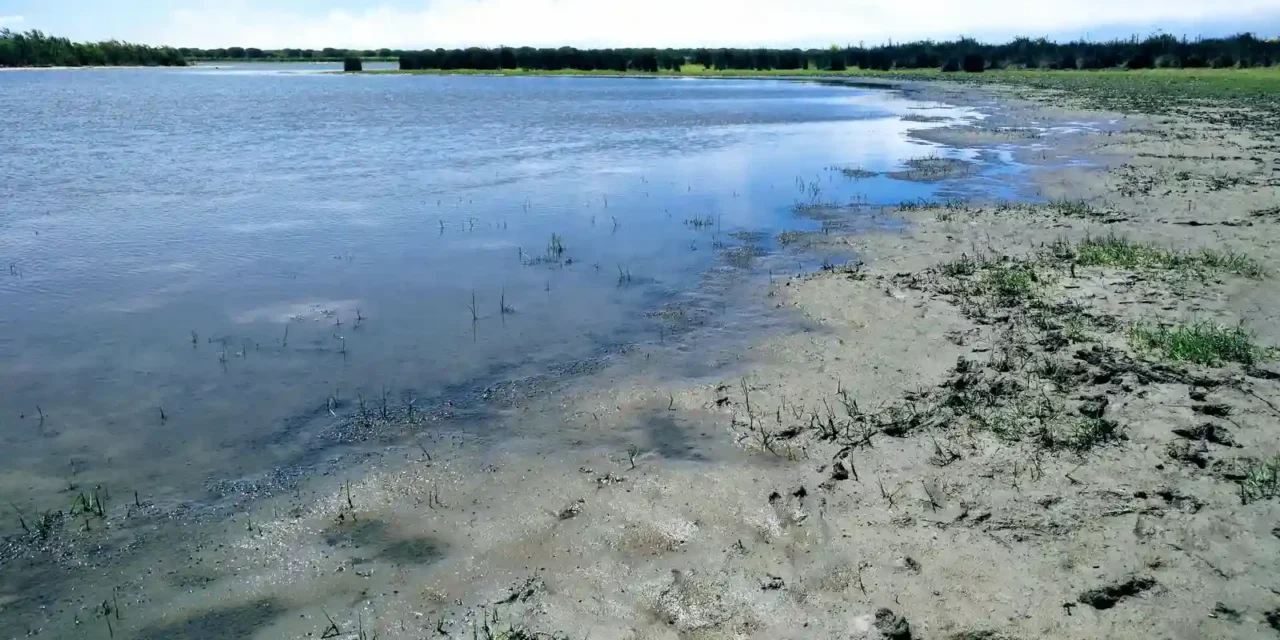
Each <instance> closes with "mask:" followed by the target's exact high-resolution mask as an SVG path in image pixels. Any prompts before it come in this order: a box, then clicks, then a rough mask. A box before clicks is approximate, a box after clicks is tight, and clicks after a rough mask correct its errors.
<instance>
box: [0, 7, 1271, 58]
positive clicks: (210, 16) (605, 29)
mask: <svg viewBox="0 0 1280 640" xmlns="http://www.w3.org/2000/svg"><path fill="white" fill-rule="evenodd" d="M0 27H8V28H10V29H15V30H25V29H41V30H44V31H47V32H50V33H54V34H57V35H64V36H67V37H70V38H73V39H76V40H102V39H109V38H119V39H123V40H131V41H136V42H147V43H152V44H171V45H174V46H196V47H215V46H232V45H240V46H258V47H263V48H270V47H283V46H295V47H312V48H319V47H325V46H333V47H359V48H377V47H383V46H385V47H392V48H401V47H403V48H421V47H425V46H431V47H436V46H444V47H452V46H469V45H480V46H496V45H499V44H507V45H526V44H527V45H533V46H549V45H566V44H567V45H576V46H826V45H830V44H844V43H857V42H867V43H878V42H883V41H885V40H887V39H893V40H908V39H918V38H951V37H955V36H957V35H960V34H965V35H970V36H975V37H979V38H982V39H1004V38H1007V37H1010V36H1013V35H1030V36H1041V35H1044V36H1049V37H1053V38H1058V39H1062V38H1077V37H1082V36H1088V37H1091V38H1111V37H1116V36H1127V35H1129V34H1133V33H1139V34H1146V33H1150V32H1152V31H1154V30H1156V29H1161V30H1163V31H1165V32H1168V33H1173V34H1175V35H1184V34H1185V35H1188V36H1193V37H1194V36H1196V35H1222V34H1226V33H1234V32H1237V31H1242V30H1248V31H1254V32H1257V33H1259V34H1260V35H1263V36H1265V37H1274V36H1276V35H1280V0H1227V1H1225V2H1206V1H1205V0H1120V1H1117V0H1070V1H1067V0H1057V1H1054V0H1049V1H1047V2H1046V1H1042V0H966V1H960V0H803V1H800V2H788V1H786V0H645V1H643V2H636V1H635V0H345V1H338V0H310V1H304V0H254V1H252V2H251V1H249V0H111V1H109V2H104V1H101V0H97V1H94V0H0Z"/></svg>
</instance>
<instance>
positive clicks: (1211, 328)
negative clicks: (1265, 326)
mask: <svg viewBox="0 0 1280 640" xmlns="http://www.w3.org/2000/svg"><path fill="white" fill-rule="evenodd" d="M1129 339H1130V341H1131V342H1132V343H1133V345H1134V346H1135V347H1137V348H1139V349H1143V350H1147V351H1155V352H1157V353H1160V354H1161V355H1163V356H1164V357H1166V358H1168V359H1170V360H1175V361H1179V362H1194V363H1196V364H1203V365H1218V364H1221V363H1224V362H1239V363H1241V364H1244V365H1252V364H1254V363H1255V362H1257V361H1258V359H1259V358H1260V357H1261V356H1262V350H1261V349H1260V348H1259V347H1258V345H1256V344H1255V343H1254V341H1253V334H1252V333H1251V332H1250V331H1248V330H1247V329H1245V328H1244V326H1243V325H1237V326H1235V327H1225V326H1223V325H1220V324H1215V323H1213V322H1208V321H1203V322H1194V323H1190V324H1181V325H1176V326H1173V327H1167V326H1155V325H1150V324H1138V325H1134V326H1133V327H1132V328H1131V329H1130V330H1129Z"/></svg>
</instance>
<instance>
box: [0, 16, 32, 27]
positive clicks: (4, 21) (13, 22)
mask: <svg viewBox="0 0 1280 640" xmlns="http://www.w3.org/2000/svg"><path fill="white" fill-rule="evenodd" d="M23 22H26V19H25V18H23V17H22V16H0V27H6V28H7V27H16V26H19V25H21V24H22V23H23Z"/></svg>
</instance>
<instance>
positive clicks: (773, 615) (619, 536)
mask: <svg viewBox="0 0 1280 640" xmlns="http://www.w3.org/2000/svg"><path fill="white" fill-rule="evenodd" d="M944 91H950V89H945V90H944ZM990 96H991V94H989V93H977V92H976V91H974V90H968V89H966V90H964V91H963V92H961V93H959V94H954V95H951V96H949V99H952V100H967V101H971V102H974V103H981V102H984V101H989V100H991V99H992V98H991V97H990ZM1024 97H1031V98H1033V99H1034V98H1036V97H1037V96H1035V95H1031V96H1024ZM998 99H999V101H1000V105H1001V106H1000V107H999V114H998V116H993V117H992V118H990V119H989V120H987V121H984V126H986V127H988V128H987V129H980V128H974V129H966V130H952V131H946V130H943V131H931V132H930V133H929V135H932V136H935V137H939V136H940V137H946V136H954V137H956V138H963V139H966V140H968V141H969V142H971V143H974V142H979V143H990V144H992V145H997V144H1008V143H1010V142H1011V139H1010V136H1007V135H1005V134H1004V132H1006V131H1032V130H1036V129H1035V127H1036V126H1040V125H1043V124H1044V123H1046V122H1067V121H1072V120H1076V119H1088V118H1089V117H1105V116H1098V115H1096V114H1095V115H1093V116H1081V115H1079V114H1073V113H1070V112H1065V111H1062V110H1061V109H1059V108H1056V107H1055V108H1048V107H1041V106H1037V105H1036V104H1034V103H1030V102H1021V101H1011V99H1010V98H1009V97H1008V96H999V98H998ZM1207 113H1210V114H1211V113H1212V111H1211V110H1210V111H1208V112H1207ZM1212 122H1213V118H1211V117H1201V118H1187V117H1176V118H1175V117H1161V118H1153V117H1131V118H1128V119H1126V120H1124V121H1123V122H1121V123H1119V125H1118V126H1117V127H1116V130H1114V131H1110V132H1107V133H1093V134H1090V133H1079V132H1078V133H1075V134H1072V135H1070V136H1062V137H1059V138H1055V139H1053V140H1051V141H1045V140H1042V139H1039V138H1036V137H1033V136H1022V135H1019V136H1016V138H1017V139H1016V140H1013V142H1015V143H1017V144H1019V145H1023V146H1022V147H1021V149H1020V151H1018V153H1019V154H1020V156H1019V157H1020V158H1021V159H1022V160H1024V161H1026V162H1028V163H1031V164H1034V163H1035V159H1036V158H1037V157H1039V158H1046V157H1047V156H1048V154H1054V155H1055V156H1059V157H1071V158H1083V159H1085V160H1086V161H1087V162H1088V163H1089V166H1087V167H1086V166H1072V167H1068V168H1065V169H1043V170H1037V171H1033V172H1032V173H1030V174H1029V177H1028V178H1027V179H1028V180H1034V181H1035V185H1034V186H1035V188H1036V190H1037V191H1039V192H1040V193H1041V194H1043V196H1044V198H1045V199H1046V200H1047V202H1045V203H1043V204H1001V203H989V204H972V203H959V202H946V203H941V202H939V203H919V204H913V205H910V206H905V207H900V208H897V209H894V210H892V211H889V212H887V213H888V214H890V215H892V216H894V217H897V218H900V219H901V220H903V221H905V222H907V223H909V224H905V225H886V226H884V227H883V229H882V230H880V231H876V230H875V228H872V229H871V230H867V229H863V228H860V230H859V231H858V232H857V233H853V234H850V235H845V236H842V235H839V234H835V233H824V234H815V235H813V236H812V237H809V238H807V239H806V242H805V243H803V244H807V245H809V246H810V247H814V248H817V249H819V250H821V249H822V248H823V247H824V246H826V247H827V248H839V249H843V250H852V251H854V252H855V253H856V254H857V255H858V256H860V258H861V261H860V263H858V264H848V265H828V266H829V268H825V269H823V270H821V271H818V272H816V273H811V274H804V275H799V276H796V277H792V278H790V279H781V278H779V279H777V280H776V281H775V282H773V283H772V284H771V285H769V287H768V290H767V291H764V292H762V295H766V296H768V297H769V299H770V300H771V301H772V302H773V303H775V304H776V305H777V306H778V307H780V308H781V310H780V313H788V312H793V313H797V314H801V315H802V316H803V317H804V318H805V319H806V324H807V326H808V327H809V330H807V331H803V332H800V333H796V334H793V335H786V336H781V337H775V338H770V339H768V340H766V341H764V342H762V343H760V344H757V345H755V346H754V347H752V348H751V349H750V350H749V352H748V353H744V354H739V355H737V356H735V359H736V360H737V362H738V363H739V364H738V365H737V366H730V367H727V368H726V369H731V370H733V374H732V375H727V376H724V377H721V378H719V379H709V380H702V381H700V382H699V383H697V384H692V383H688V382H683V381H679V382H670V381H662V380H654V379H651V378H648V377H645V376H643V375H638V374H616V375H615V374H611V373H610V372H608V371H603V372H597V374H596V376H595V378H596V379H595V380H593V381H592V384H590V385H584V386H582V387H581V388H577V389H574V390H571V391H569V392H566V393H564V394H563V395H561V396H559V397H556V398H553V399H548V400H547V402H548V403H550V404H552V405H555V406H558V407H559V408H560V410H561V412H562V414H563V416H564V419H563V422H564V424H563V426H562V428H561V429H560V432H559V433H557V434H556V438H553V440H555V439H558V440H557V441H554V442H546V443H544V444H541V445H538V444H527V443H526V446H520V445H518V444H513V445H511V446H510V447H509V448H508V449H507V450H506V451H505V452H504V453H500V454H496V455H495V454H493V453H491V452H489V453H485V454H480V453H477V454H475V455H474V456H472V455H461V456H453V457H451V456H447V455H445V456H441V455H440V454H439V453H437V454H436V455H434V456H433V448H434V445H435V443H428V444H427V445H425V446H422V447H420V449H421V450H419V448H410V449H409V450H407V451H406V452H404V455H403V456H400V458H401V459H399V460H397V461H396V462H394V463H393V462H390V461H383V462H379V463H377V464H374V465H372V466H371V468H370V470H369V471H368V473H366V474H365V475H363V476H362V477H361V478H359V479H358V480H353V481H350V482H349V483H348V482H341V483H339V481H338V480H337V479H331V480H330V481H329V484H328V485H325V480H324V479H318V480H317V487H316V488H315V490H314V491H312V492H310V493H309V494H307V495H308V496H309V497H304V496H303V494H302V493H301V492H299V493H298V494H296V495H294V496H279V497H277V498H273V499H268V500H265V501H263V502H262V503H259V504H258V505H257V506H255V507H254V510H253V514H252V515H250V514H246V517H244V518H237V519H236V520H235V521H234V522H233V523H231V524H229V525H227V526H225V527H223V528H221V529H220V530H218V531H216V532H213V533H210V534H209V535H208V537H207V538H206V539H205V540H204V541H203V542H202V543H201V544H199V545H197V546H196V548H194V549H190V550H186V551H184V553H185V554H187V557H186V560H185V561H182V562H179V563H177V565H178V567H177V568H174V569H172V570H168V571H164V572H156V573H155V574H147V575H143V576H141V577H135V576H132V575H125V576H119V577H116V578H113V579H115V580H116V584H119V585H121V586H120V587H119V588H118V590H117V591H113V592H112V595H109V596H108V597H107V598H106V599H103V597H102V596H101V595H96V598H95V599H93V600H92V601H90V599H89V598H86V597H83V596H82V597H81V599H82V600H83V603H82V604H80V605H78V606H79V608H78V609H77V610H75V611H74V612H73V611H64V612H63V617H64V618H65V617H66V616H68V615H71V614H72V613H74V615H75V616H76V625H75V627H74V629H75V630H74V631H72V630H71V629H72V627H66V626H65V625H64V626H62V627H58V626H57V625H58V624H61V623H62V622H65V621H64V620H63V621H62V622H56V621H55V622H50V623H49V625H50V628H60V629H65V630H66V631H65V633H63V632H59V631H52V632H51V633H52V634H54V635H55V636H57V635H67V636H69V635H77V636H79V635H81V634H82V633H88V631H82V630H89V629H91V630H92V633H93V634H95V635H97V636H101V637H107V632H108V631H109V632H110V633H111V634H112V635H114V636H121V637H139V638H161V637H164V638H229V637H244V638H250V637H253V638H278V637H297V638H306V637H312V638H317V637H319V638H358V639H359V640H365V639H366V638H373V637H379V638H432V637H439V638H450V637H452V638H472V637H481V638H507V639H518V638H550V637H556V638H575V639H576V638H627V639H635V640H640V639H646V640H659V639H663V640H668V639H669V640H684V639H712V638H888V639H893V640H903V639H907V638H952V639H957V640H960V639H965V640H978V639H989V640H994V639H999V638H1004V639H1009V638H1101V637H1108V638H1152V637H1160V638H1236V637H1239V638H1252V637H1276V636H1278V635H1280V570H1278V569H1280V500H1277V498H1280V470H1278V468H1277V466H1278V465H1280V458H1278V457H1277V456H1278V455H1280V366H1278V364H1277V361H1276V357H1277V355H1278V354H1277V353H1276V351H1275V348H1274V345H1280V291H1278V290H1277V288H1276V286H1275V278H1276V277H1278V276H1280V242H1278V241H1280V215H1276V213H1275V207H1276V206H1277V203H1280V147H1277V144H1276V142H1275V138H1274V133H1271V132H1266V131H1256V130H1248V129H1245V128H1241V127H1228V126H1226V125H1215V124H1212ZM864 213H865V212H858V211H851V212H849V214H850V215H851V216H856V215H861V214H864ZM884 213H886V212H883V211H881V212H877V215H880V214H884ZM788 310H790V311H788ZM382 411H383V412H384V415H381V416H380V417H379V418H378V419H380V420H385V419H386V417H387V416H386V415H385V412H386V410H385V409H383V410H382ZM520 411H521V410H520V409H519V408H512V409H511V415H513V416H515V417H516V418H517V419H518V418H519V416H520V415H521V414H520ZM410 416H412V413H410ZM565 443H570V444H571V445H573V446H564V445H565ZM390 457H391V456H388V458H390ZM92 501H93V499H92V498H91V499H90V500H89V503H88V504H85V505H84V507H85V509H86V510H89V511H92V509H91V507H92V506H93V505H92ZM99 505H100V503H99ZM140 508H141V507H140ZM86 522H87V519H86ZM31 526H32V527H33V528H34V527H36V526H37V525H35V524H32V525H31ZM116 594H118V595H116ZM117 597H118V599H117ZM98 600H102V602H101V604H94V603H95V602H97V601H98ZM3 606H5V601H4V600H0V607H3ZM122 612H123V615H121V613H122ZM0 614H3V610H0ZM59 620H62V619H61V618H59ZM104 621H114V626H112V627H110V629H108V627H107V625H106V624H104ZM82 623H83V625H84V626H81V624H82ZM6 632H7V630H6ZM86 637H87V636H86Z"/></svg>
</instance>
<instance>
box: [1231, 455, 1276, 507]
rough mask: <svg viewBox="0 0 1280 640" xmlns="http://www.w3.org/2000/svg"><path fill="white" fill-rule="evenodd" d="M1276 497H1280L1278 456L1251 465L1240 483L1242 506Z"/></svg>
mask: <svg viewBox="0 0 1280 640" xmlns="http://www.w3.org/2000/svg"><path fill="white" fill-rule="evenodd" d="M1277 497H1280V455H1277V456H1275V457H1274V458H1272V459H1271V460H1264V461H1262V462H1256V463H1253V464H1252V465H1250V467H1249V469H1248V471H1246V472H1245V477H1244V480H1242V481H1240V501H1241V502H1243V503H1244V504H1249V503H1250V502H1253V501H1255V500H1267V499H1270V498H1277Z"/></svg>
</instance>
